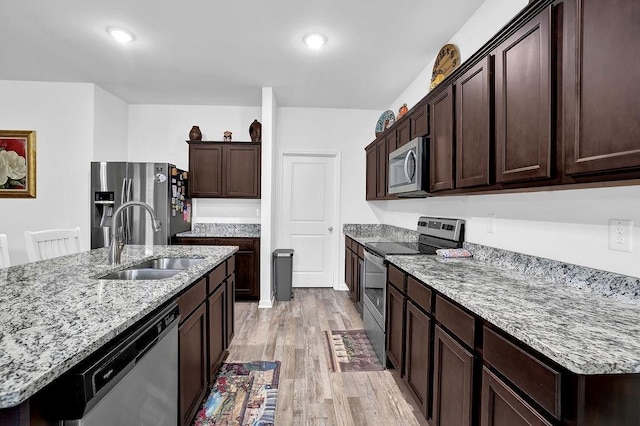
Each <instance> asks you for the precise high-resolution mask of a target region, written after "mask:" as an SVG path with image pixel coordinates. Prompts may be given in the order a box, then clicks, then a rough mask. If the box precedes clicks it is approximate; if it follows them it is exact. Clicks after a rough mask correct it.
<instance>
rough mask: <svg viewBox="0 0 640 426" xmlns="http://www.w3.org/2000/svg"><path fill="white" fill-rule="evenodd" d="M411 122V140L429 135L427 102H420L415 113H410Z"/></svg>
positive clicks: (414, 110)
mask: <svg viewBox="0 0 640 426" xmlns="http://www.w3.org/2000/svg"><path fill="white" fill-rule="evenodd" d="M409 121H410V122H411V138H410V139H409V140H411V139H415V138H417V137H419V136H427V135H428V134H429V107H428V106H427V103H426V102H420V103H419V104H418V105H417V106H416V107H415V109H413V111H411V112H410V113H409Z"/></svg>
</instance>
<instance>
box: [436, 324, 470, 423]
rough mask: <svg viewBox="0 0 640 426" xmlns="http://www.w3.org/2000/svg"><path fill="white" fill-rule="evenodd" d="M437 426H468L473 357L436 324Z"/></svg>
mask: <svg viewBox="0 0 640 426" xmlns="http://www.w3.org/2000/svg"><path fill="white" fill-rule="evenodd" d="M433 347H434V352H433V356H434V365H433V375H434V381H433V422H432V423H431V424H432V425H434V426H467V425H469V426H470V425H471V424H472V414H473V404H472V397H473V354H471V352H469V351H468V350H467V349H465V348H464V347H463V346H462V345H460V344H459V343H458V342H456V341H455V340H454V339H453V338H452V337H451V336H449V335H448V334H447V333H446V332H445V331H444V330H443V329H441V328H440V327H439V326H437V325H436V327H435V332H434V339H433Z"/></svg>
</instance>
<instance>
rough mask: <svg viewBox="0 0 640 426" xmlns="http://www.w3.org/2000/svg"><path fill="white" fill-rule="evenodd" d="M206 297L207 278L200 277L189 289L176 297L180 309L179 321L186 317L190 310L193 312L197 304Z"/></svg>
mask: <svg viewBox="0 0 640 426" xmlns="http://www.w3.org/2000/svg"><path fill="white" fill-rule="evenodd" d="M206 298H207V279H206V278H202V279H201V280H200V281H198V282H196V283H195V284H194V285H193V286H191V288H189V290H187V291H186V292H184V294H183V295H182V296H180V297H179V298H178V308H179V310H180V322H182V321H184V320H186V319H187V317H188V316H189V315H191V312H193V311H194V310H195V309H196V308H197V307H198V305H200V304H201V303H202V302H204V299H206Z"/></svg>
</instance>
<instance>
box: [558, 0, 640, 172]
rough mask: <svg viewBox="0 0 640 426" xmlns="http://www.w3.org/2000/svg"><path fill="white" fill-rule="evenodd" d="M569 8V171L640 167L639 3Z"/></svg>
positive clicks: (628, 0) (576, 3)
mask: <svg viewBox="0 0 640 426" xmlns="http://www.w3.org/2000/svg"><path fill="white" fill-rule="evenodd" d="M564 6H565V16H566V19H565V25H566V30H567V31H566V36H565V43H566V44H565V49H564V55H565V58H566V62H565V66H564V67H563V68H564V69H563V72H564V74H565V78H564V85H563V87H564V90H565V102H563V105H564V111H565V123H564V124H565V125H564V126H563V127H564V131H565V172H566V173H567V174H570V175H571V174H580V173H593V172H602V171H609V170H624V169H630V168H638V167H640V120H639V119H638V111H640V86H639V85H638V75H640V61H639V60H638V57H637V52H638V40H640V24H639V23H640V3H639V2H638V1H637V0H611V1H606V2H599V1H585V0H572V1H569V2H565V4H564ZM631 52H636V54H631Z"/></svg>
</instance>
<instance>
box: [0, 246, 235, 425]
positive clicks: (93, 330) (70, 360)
mask: <svg viewBox="0 0 640 426" xmlns="http://www.w3.org/2000/svg"><path fill="white" fill-rule="evenodd" d="M236 251H237V247H233V246H217V247H208V246H153V247H145V246H126V247H125V250H124V251H123V253H122V263H121V264H120V265H109V264H108V261H107V249H105V248H103V249H96V250H91V251H88V252H83V253H79V254H74V255H68V256H62V257H58V258H54V259H50V260H45V261H41V262H34V263H29V264H25V265H18V266H14V267H10V268H4V269H0V377H1V378H2V379H1V380H0V410H4V412H5V413H6V412H8V410H7V409H9V410H10V408H11V407H16V406H19V405H21V404H22V406H24V405H25V404H23V403H24V402H25V401H28V399H29V398H31V397H32V396H33V395H35V394H36V393H37V392H38V391H39V390H41V389H43V388H44V387H45V386H46V385H47V384H49V383H51V382H53V381H54V380H55V379H56V378H57V377H59V376H61V375H62V374H63V373H65V372H66V371H68V370H69V369H71V368H72V367H74V366H75V365H77V364H78V363H80V362H81V361H82V360H84V359H85V358H87V357H88V356H89V355H91V354H92V353H94V352H95V351H96V350H97V349H99V348H101V347H102V346H104V345H105V344H106V343H108V342H109V341H111V340H112V339H114V338H116V337H117V336H119V335H120V334H121V333H123V332H124V331H125V330H127V329H128V328H129V327H131V326H132V325H134V324H136V323H137V322H138V321H140V320H141V319H143V318H144V317H145V316H146V315H148V314H150V313H151V312H153V311H154V310H156V309H157V308H159V307H161V306H163V305H164V304H166V303H167V302H169V301H171V300H175V299H177V298H178V296H179V295H180V294H182V293H183V292H184V291H185V290H186V289H188V288H190V287H191V286H192V284H194V283H196V282H199V281H201V279H202V277H203V276H205V275H207V274H208V273H209V272H210V271H212V270H213V269H214V268H216V267H217V266H218V265H221V264H223V263H224V262H225V260H226V259H228V258H230V257H231V256H232V255H233V254H234V253H235V252H236ZM160 257H176V258H177V257H192V258H202V259H203V261H202V262H200V263H198V264H195V265H193V266H191V267H189V268H187V269H185V270H182V271H180V272H178V273H177V274H176V275H174V276H172V277H168V278H163V279H157V280H135V281H127V280H105V279H99V277H102V276H104V275H105V274H108V273H110V272H114V271H117V270H122V269H126V268H127V267H129V266H132V265H134V264H137V263H140V262H141V261H144V260H147V259H155V258H160ZM0 419H2V411H0ZM0 423H2V422H0ZM3 424H4V423H3Z"/></svg>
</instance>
